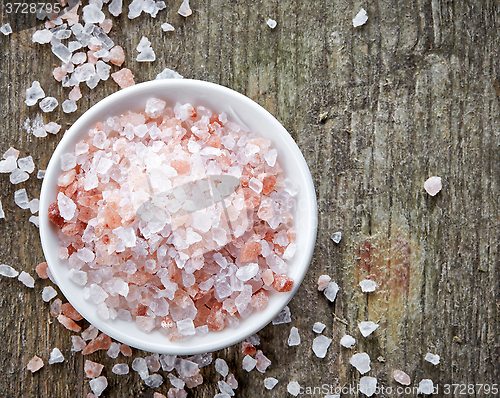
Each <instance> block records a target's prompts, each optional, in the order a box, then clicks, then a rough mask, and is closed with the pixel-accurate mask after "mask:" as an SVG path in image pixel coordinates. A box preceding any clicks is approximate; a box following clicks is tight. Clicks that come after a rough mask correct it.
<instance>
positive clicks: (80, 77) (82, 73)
mask: <svg viewBox="0 0 500 398" xmlns="http://www.w3.org/2000/svg"><path fill="white" fill-rule="evenodd" d="M95 74H96V72H95V66H94V65H93V64H91V63H89V62H87V63H85V64H83V65H80V66H77V67H76V68H75V71H74V72H73V75H72V77H74V78H75V79H76V81H77V82H84V81H87V80H89V79H90V78H91V77H92V76H94V75H95Z"/></svg>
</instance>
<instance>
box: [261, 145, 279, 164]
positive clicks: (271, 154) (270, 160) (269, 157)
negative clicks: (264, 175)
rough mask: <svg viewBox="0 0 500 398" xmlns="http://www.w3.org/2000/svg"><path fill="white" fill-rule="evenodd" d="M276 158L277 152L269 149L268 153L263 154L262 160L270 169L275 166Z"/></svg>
mask: <svg viewBox="0 0 500 398" xmlns="http://www.w3.org/2000/svg"><path fill="white" fill-rule="evenodd" d="M277 157H278V151H277V150H276V149H270V150H269V151H267V152H265V153H264V160H265V161H266V163H267V164H268V165H269V166H271V167H274V165H275V164H276V158H277Z"/></svg>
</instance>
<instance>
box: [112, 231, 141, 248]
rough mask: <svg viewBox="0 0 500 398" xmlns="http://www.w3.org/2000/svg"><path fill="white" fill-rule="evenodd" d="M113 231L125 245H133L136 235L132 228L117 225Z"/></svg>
mask: <svg viewBox="0 0 500 398" xmlns="http://www.w3.org/2000/svg"><path fill="white" fill-rule="evenodd" d="M113 233H114V234H115V235H116V236H118V237H119V238H120V239H121V241H122V242H123V244H124V245H125V247H134V246H135V243H136V235H135V232H134V229H133V228H123V227H118V228H115V229H114V230H113Z"/></svg>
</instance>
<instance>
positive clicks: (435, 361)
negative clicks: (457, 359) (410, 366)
mask: <svg viewBox="0 0 500 398" xmlns="http://www.w3.org/2000/svg"><path fill="white" fill-rule="evenodd" d="M440 359H441V358H440V357H439V355H435V354H431V353H430V352H428V353H427V355H426V356H425V360H426V361H427V362H430V363H432V364H433V365H438V364H439V360H440Z"/></svg>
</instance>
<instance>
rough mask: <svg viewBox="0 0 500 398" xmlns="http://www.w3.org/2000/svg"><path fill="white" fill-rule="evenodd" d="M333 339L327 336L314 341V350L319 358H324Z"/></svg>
mask: <svg viewBox="0 0 500 398" xmlns="http://www.w3.org/2000/svg"><path fill="white" fill-rule="evenodd" d="M331 343H332V339H329V338H328V337H326V336H318V337H316V338H315V339H314V340H313V345H312V350H313V352H314V354H315V355H316V356H317V357H318V358H324V357H325V356H326V352H327V351H328V347H330V344H331Z"/></svg>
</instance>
